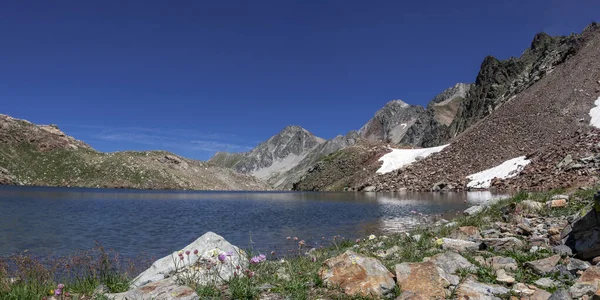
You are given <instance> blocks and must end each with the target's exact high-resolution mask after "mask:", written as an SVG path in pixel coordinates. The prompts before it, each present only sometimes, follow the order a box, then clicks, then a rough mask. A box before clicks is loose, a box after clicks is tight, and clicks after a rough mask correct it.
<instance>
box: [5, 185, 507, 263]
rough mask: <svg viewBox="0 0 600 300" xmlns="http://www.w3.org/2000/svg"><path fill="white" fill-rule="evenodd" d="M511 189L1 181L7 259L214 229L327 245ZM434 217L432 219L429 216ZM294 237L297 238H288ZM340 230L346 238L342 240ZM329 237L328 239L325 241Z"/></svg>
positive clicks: (241, 240)
mask: <svg viewBox="0 0 600 300" xmlns="http://www.w3.org/2000/svg"><path fill="white" fill-rule="evenodd" d="M506 196H507V195H502V194H493V193H491V192H488V191H479V192H465V193H410V192H406V193H353V192H340V193H320V192H204V191H148V190H114V189H83V188H46V187H44V188H42V187H8V186H4V187H0V256H4V255H10V254H16V253H19V252H23V251H27V252H28V253H29V254H30V255H34V256H39V257H48V256H54V255H57V256H64V255H69V254H72V253H74V252H76V251H78V250H88V249H91V248H93V247H94V245H95V243H96V242H98V243H100V244H101V245H102V246H104V247H105V248H107V249H112V250H114V251H116V252H118V253H120V255H121V256H122V257H125V258H134V257H138V256H140V255H142V254H148V255H151V256H154V257H162V256H165V255H167V254H169V253H171V252H172V251H177V250H179V249H181V248H182V247H184V246H186V245H188V244H190V243H191V242H192V241H194V240H195V239H196V238H198V237H200V236H201V235H202V234H204V233H205V232H207V231H213V232H215V233H217V234H219V235H221V236H223V237H224V238H225V239H227V240H228V241H229V242H231V243H232V244H234V245H237V246H239V247H241V248H252V249H254V250H259V251H262V252H263V253H264V252H270V251H278V252H282V251H289V249H293V248H297V247H298V241H294V237H298V240H305V241H306V247H309V248H310V247H319V246H320V245H322V244H324V245H326V246H327V245H328V244H327V242H329V243H330V242H331V240H332V238H333V237H334V236H337V235H339V236H341V237H343V238H345V239H351V240H354V239H356V238H365V237H367V236H369V235H371V234H375V235H381V234H388V233H393V232H399V231H403V230H406V229H410V228H413V227H414V226H415V224H419V223H421V224H422V222H421V221H422V220H423V216H431V215H441V216H442V217H450V216H451V215H452V214H456V213H460V212H462V211H463V210H464V209H466V208H468V207H469V206H472V205H476V204H480V203H485V202H488V201H490V200H492V199H496V198H502V197H506ZM429 223H431V221H429ZM287 237H291V239H289V240H288V239H287ZM341 237H340V238H341ZM323 239H324V240H325V241H323Z"/></svg>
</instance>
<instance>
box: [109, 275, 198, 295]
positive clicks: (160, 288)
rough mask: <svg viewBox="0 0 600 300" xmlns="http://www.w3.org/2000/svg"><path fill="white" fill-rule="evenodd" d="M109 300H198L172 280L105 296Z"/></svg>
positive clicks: (185, 288)
mask: <svg viewBox="0 0 600 300" xmlns="http://www.w3.org/2000/svg"><path fill="white" fill-rule="evenodd" d="M105 296H106V298H108V299H111V300H134V299H135V300H198V299H199V297H198V294H196V292H195V291H194V289H192V288H190V287H188V286H181V285H178V284H177V282H176V281H175V280H174V279H173V278H167V279H163V280H159V281H155V282H151V283H148V284H146V285H144V286H142V287H138V288H135V289H132V290H129V291H127V292H124V293H118V294H105Z"/></svg>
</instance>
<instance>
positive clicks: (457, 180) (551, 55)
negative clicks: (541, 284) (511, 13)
mask: <svg viewBox="0 0 600 300" xmlns="http://www.w3.org/2000/svg"><path fill="white" fill-rule="evenodd" d="M599 35H600V34H599V33H598V26H597V25H596V24H592V25H590V26H588V27H587V28H586V29H585V30H584V32H583V33H582V34H576V35H571V36H568V37H550V36H548V35H546V34H544V33H540V34H537V35H536V36H535V37H534V39H533V42H532V44H531V46H530V48H528V49H527V50H526V51H525V52H524V53H523V55H521V57H520V58H510V59H508V60H505V61H499V60H497V59H495V58H493V57H487V58H485V59H484V61H483V63H482V66H481V70H480V72H479V74H478V75H477V79H476V82H475V83H474V84H472V85H465V84H459V85H457V86H455V87H453V88H451V89H449V90H447V91H445V92H443V93H441V94H440V96H438V97H436V98H434V99H433V100H432V101H431V102H430V103H429V105H428V106H427V109H426V110H425V112H423V111H419V114H418V115H417V114H416V115H412V116H410V118H406V117H405V116H406V115H407V114H408V112H409V110H410V111H411V112H414V111H416V109H415V108H413V107H411V106H409V105H401V103H390V104H388V105H386V107H384V109H382V111H386V110H387V112H382V111H380V112H378V113H377V114H376V116H375V117H374V118H373V119H372V120H371V121H369V123H367V125H365V127H363V129H362V130H361V131H360V132H361V133H362V134H364V135H365V136H366V137H367V138H368V139H371V140H377V138H373V137H378V138H380V140H383V141H385V142H390V143H396V144H398V143H399V144H409V145H412V146H417V147H432V146H438V145H441V144H445V143H449V142H452V143H451V145H450V146H449V147H447V148H446V149H444V151H442V152H440V153H437V154H434V155H431V156H430V157H427V158H426V159H423V160H422V161H418V162H415V163H413V164H412V165H410V166H408V167H405V168H404V169H402V170H398V171H395V172H392V173H389V174H384V175H374V173H371V174H373V175H371V176H365V174H362V173H361V174H358V173H357V174H356V175H348V173H344V174H345V175H344V177H345V181H346V182H357V181H358V179H359V178H362V181H361V184H357V185H355V186H354V188H355V189H359V190H360V189H363V188H365V187H369V189H375V190H398V189H405V188H408V189H414V190H432V189H434V190H437V189H439V188H443V187H452V188H455V189H462V188H464V187H465V185H466V182H467V181H466V179H465V176H467V175H470V174H474V173H476V172H479V171H482V170H485V169H488V168H491V167H494V166H497V165H499V164H501V163H502V162H504V161H506V160H509V159H513V158H516V157H519V156H522V155H528V157H530V158H531V159H532V163H531V164H530V165H528V166H527V167H526V168H525V170H524V171H523V172H522V174H520V176H517V177H514V178H511V179H507V180H497V181H496V182H494V184H493V186H494V187H495V188H519V187H520V188H524V187H530V188H532V187H533V188H551V187H558V186H567V185H572V184H579V183H581V184H585V183H589V182H590V181H591V180H594V176H595V175H596V174H597V170H598V165H600V158H599V159H598V161H596V159H595V158H594V157H595V156H594V155H595V152H596V150H595V145H596V144H594V143H593V141H594V140H595V139H596V134H597V133H596V130H595V129H592V128H590V126H589V120H590V117H589V111H590V109H591V108H592V107H593V102H594V100H595V99H596V98H597V97H598V90H599V88H600V84H599V83H598V82H597V80H600V77H598V74H597V72H598V67H597V66H598V63H599V61H600V59H599V58H598V52H599V51H597V50H596V49H598V48H595V47H596V46H597V43H598V41H597V40H598V39H599V38H600V37H599ZM450 95H453V96H450ZM398 104H400V105H398ZM440 105H446V107H444V108H443V109H440V107H439V106H440ZM398 109H404V110H405V113H404V114H403V113H399V112H397V111H398ZM453 115H454V117H453V118H452V116H453ZM382 116H384V117H383V118H382ZM451 118H452V120H451V121H450V119H451ZM409 120H415V121H414V122H413V123H412V125H410V124H411V123H410V122H408V121H409ZM378 124H379V125H378ZM397 124H406V126H402V127H403V128H402V131H399V130H398V129H397V128H398V127H397ZM404 127H407V128H404ZM365 128H370V129H369V130H365ZM372 128H375V129H377V130H372ZM374 131H375V132H379V135H378V136H377V135H374V134H372V132H374ZM398 132H400V133H401V134H402V136H401V137H399V136H398V135H397V134H396V133H398ZM386 134H387V135H386ZM391 136H393V137H394V138H393V139H390V138H389V137H391ZM374 149H375V148H369V147H366V148H364V149H363V152H364V153H362V154H361V155H356V157H364V156H365V155H366V156H368V153H369V151H373V150H374ZM569 154H572V155H571V156H569ZM332 157H334V158H333V159H331V160H329V161H325V162H321V165H319V167H318V168H314V169H311V170H312V172H311V173H310V174H307V176H305V177H304V178H303V180H302V181H301V182H298V183H296V185H295V186H296V187H298V188H299V189H307V190H315V189H319V188H321V186H323V185H324V184H325V186H329V185H327V184H326V183H327V182H331V181H335V180H334V179H332V178H330V177H331V176H332V175H331V174H336V173H339V171H340V170H344V169H347V168H349V167H352V168H358V169H360V168H363V167H364V168H367V169H368V168H370V169H373V168H374V166H373V164H372V162H371V160H369V163H367V164H365V163H364V162H363V160H362V158H359V159H358V160H357V161H352V160H348V159H346V158H344V156H343V155H341V154H339V156H335V155H333V156H332ZM338 157H339V158H338ZM564 159H567V160H568V161H569V163H570V164H571V166H570V167H565V166H561V167H560V168H557V167H556V166H557V165H558V164H559V163H560V162H561V160H564ZM582 159H583V160H582ZM584 161H585V163H584ZM378 164H380V162H379V163H378ZM353 165H356V166H353ZM357 166H358V167H357ZM573 166H574V167H573ZM333 169H335V170H336V171H332V170H333ZM557 176H559V177H557ZM560 176H566V177H560ZM525 178H527V179H525ZM553 178H554V179H553Z"/></svg>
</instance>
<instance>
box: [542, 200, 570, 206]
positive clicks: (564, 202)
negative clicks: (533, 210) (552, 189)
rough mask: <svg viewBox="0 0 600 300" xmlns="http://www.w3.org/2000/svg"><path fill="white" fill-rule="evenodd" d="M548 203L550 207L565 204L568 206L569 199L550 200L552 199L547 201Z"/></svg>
mask: <svg viewBox="0 0 600 300" xmlns="http://www.w3.org/2000/svg"><path fill="white" fill-rule="evenodd" d="M546 205H548V207H549V208H560V207H565V206H567V200H565V199H559V200H550V201H548V202H546Z"/></svg>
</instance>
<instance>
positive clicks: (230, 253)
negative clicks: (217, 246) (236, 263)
mask: <svg viewBox="0 0 600 300" xmlns="http://www.w3.org/2000/svg"><path fill="white" fill-rule="evenodd" d="M225 255H227V256H233V251H229V252H227V253H225Z"/></svg>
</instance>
